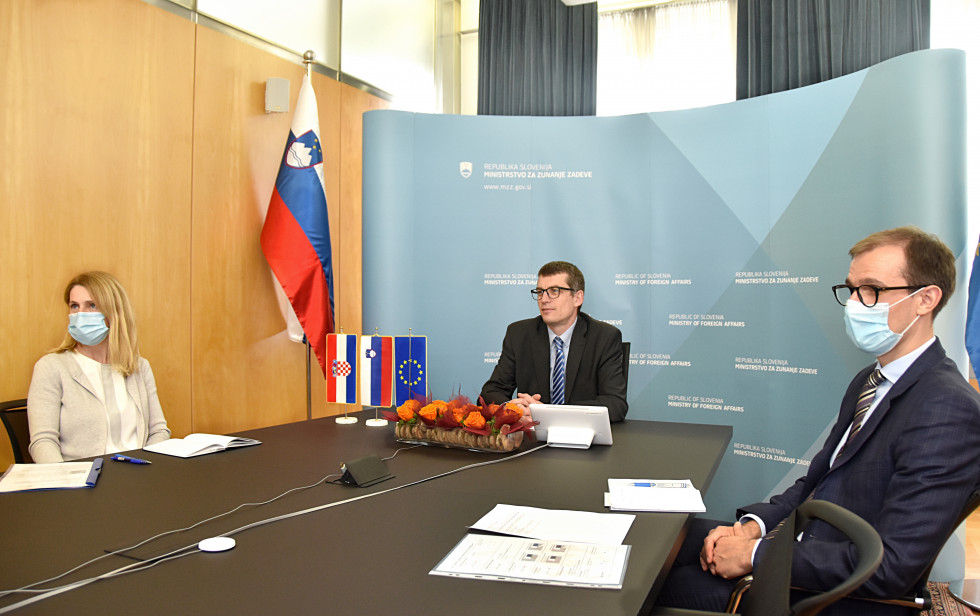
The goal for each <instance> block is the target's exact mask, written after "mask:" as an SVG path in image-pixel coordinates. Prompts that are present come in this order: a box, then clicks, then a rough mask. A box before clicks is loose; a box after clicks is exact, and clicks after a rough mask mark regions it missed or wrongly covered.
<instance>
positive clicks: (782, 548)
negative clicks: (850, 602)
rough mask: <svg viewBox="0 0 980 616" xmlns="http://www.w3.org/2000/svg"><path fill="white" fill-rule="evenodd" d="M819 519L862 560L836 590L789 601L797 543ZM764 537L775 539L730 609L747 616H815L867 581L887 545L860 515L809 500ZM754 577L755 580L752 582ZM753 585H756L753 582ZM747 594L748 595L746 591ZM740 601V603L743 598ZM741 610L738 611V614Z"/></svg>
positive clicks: (689, 613)
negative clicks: (837, 533) (840, 537)
mask: <svg viewBox="0 0 980 616" xmlns="http://www.w3.org/2000/svg"><path fill="white" fill-rule="evenodd" d="M814 518H819V519H821V520H823V521H824V522H827V523H828V524H830V525H832V526H834V527H835V528H837V529H838V530H840V531H841V532H842V533H844V534H845V535H846V536H847V538H848V539H850V540H851V542H852V543H854V545H855V546H857V552H858V562H857V564H856V565H855V566H854V570H853V571H852V572H851V574H850V575H849V576H848V577H847V579H845V580H844V581H843V582H841V583H840V584H839V585H837V586H836V587H835V588H832V589H831V590H828V591H826V592H822V593H819V594H816V595H813V596H810V597H806V598H805V599H802V600H800V601H797V602H796V603H794V604H793V605H790V602H789V596H790V595H789V593H790V585H789V584H790V571H791V569H792V564H791V563H792V559H793V544H794V542H795V541H796V535H798V534H799V533H800V532H802V530H803V529H804V528H806V526H807V525H808V524H809V523H810V521H811V520H813V519H814ZM764 541H773V542H775V543H773V544H772V545H769V546H767V548H766V550H765V551H764V552H763V553H762V555H761V556H760V558H759V562H758V563H756V566H755V570H754V571H753V575H752V576H747V577H746V578H743V580H741V581H740V582H739V588H736V592H735V593H733V595H732V597H733V600H732V601H730V602H729V605H728V612H727V613H738V614H742V615H744V616H813V615H814V614H818V613H819V612H820V610H822V609H824V608H825V607H827V606H828V605H830V604H831V603H833V602H835V601H837V600H838V599H840V598H841V597H843V596H844V595H846V594H847V593H849V592H851V591H852V590H854V589H855V588H857V587H858V586H860V585H861V584H863V583H864V581H865V580H867V579H868V578H869V577H871V575H872V574H873V573H874V572H875V570H876V569H877V568H878V565H879V564H881V557H882V554H883V553H884V549H883V547H882V545H881V538H880V537H879V536H878V533H877V532H876V531H875V529H874V528H872V527H871V525H870V524H868V523H867V522H865V521H864V520H863V519H862V518H861V517H860V516H858V515H856V514H854V513H851V512H850V511H848V510H846V509H844V508H843V507H841V506H839V505H835V504H833V503H830V502H827V501H822V500H810V501H807V502H805V503H803V504H802V505H800V506H799V508H797V510H796V513H795V515H793V516H790V517H789V518H787V519H786V520H785V521H784V522H783V523H781V524H780V525H779V526H778V527H777V528H776V529H775V530H774V531H773V532H772V533H770V534H769V535H766V539H764ZM749 578H752V579H751V580H749ZM749 584H751V585H749ZM742 593H744V595H743V594H742ZM739 600H740V601H739ZM736 610H737V612H736ZM651 614H652V616H709V615H712V614H715V612H704V611H699V610H684V609H678V608H665V607H659V606H658V607H655V608H654V609H653V612H651Z"/></svg>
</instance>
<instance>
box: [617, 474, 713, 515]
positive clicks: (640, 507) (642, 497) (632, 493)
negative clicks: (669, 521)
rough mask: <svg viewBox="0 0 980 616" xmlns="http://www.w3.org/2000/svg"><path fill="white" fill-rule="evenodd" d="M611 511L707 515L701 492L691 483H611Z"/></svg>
mask: <svg viewBox="0 0 980 616" xmlns="http://www.w3.org/2000/svg"><path fill="white" fill-rule="evenodd" d="M608 496H609V498H608V503H607V504H608V505H609V509H611V510H612V511H659V512H664V513H704V510H705V509H704V501H702V500H701V491H700V490H698V489H697V488H695V487H694V484H692V483H691V480H690V479H610V480H609V495H608Z"/></svg>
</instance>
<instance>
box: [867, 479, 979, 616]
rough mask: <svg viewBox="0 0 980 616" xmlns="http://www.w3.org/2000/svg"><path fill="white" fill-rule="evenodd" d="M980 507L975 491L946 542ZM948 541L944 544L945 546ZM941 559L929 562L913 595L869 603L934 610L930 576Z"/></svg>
mask: <svg viewBox="0 0 980 616" xmlns="http://www.w3.org/2000/svg"><path fill="white" fill-rule="evenodd" d="M978 506H980V489H977V490H974V491H973V494H971V495H970V498H968V499H967V500H966V504H965V505H963V509H961V510H960V515H959V518H958V519H957V520H956V524H954V525H953V528H952V530H951V531H950V532H949V535H947V536H946V541H949V538H950V537H951V536H952V535H953V532H955V531H956V529H957V528H959V526H960V524H962V523H963V522H964V521H965V520H966V519H967V518H968V517H970V514H971V513H973V512H974V510H976V508H977V507H978ZM946 541H944V542H943V544H944V545H945V543H946ZM937 558H939V552H936V554H935V555H934V556H933V557H932V560H930V561H929V566H927V567H926V570H925V571H923V572H922V576H920V577H919V579H918V580H917V581H916V583H915V584H914V585H913V586H912V593H911V594H909V595H907V596H904V597H898V598H896V599H867V600H868V601H874V602H875V603H888V604H890V605H901V606H904V607H911V608H915V609H917V610H923V611H929V610H931V609H932V593H930V592H929V586H928V584H929V576H930V574H932V566H933V565H935V564H936V559H937Z"/></svg>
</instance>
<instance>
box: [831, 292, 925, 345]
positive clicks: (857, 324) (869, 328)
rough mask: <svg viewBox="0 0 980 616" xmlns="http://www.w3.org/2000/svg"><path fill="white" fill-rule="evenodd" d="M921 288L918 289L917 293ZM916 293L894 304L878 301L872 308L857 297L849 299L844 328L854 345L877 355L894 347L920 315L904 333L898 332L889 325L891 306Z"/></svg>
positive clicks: (910, 294) (845, 309)
mask: <svg viewBox="0 0 980 616" xmlns="http://www.w3.org/2000/svg"><path fill="white" fill-rule="evenodd" d="M923 288H925V287H923ZM921 290H922V289H918V290H917V291H916V292H915V293H918V292H919V291H921ZM915 293H909V294H908V295H906V296H905V297H903V298H902V299H900V300H898V301H897V302H895V303H894V304H891V305H889V304H887V303H881V302H878V303H877V304H875V305H874V306H873V307H871V308H868V307H867V306H865V305H864V304H862V303H861V302H859V301H858V300H856V299H849V300H847V306H844V329H845V330H846V331H847V335H848V336H849V337H850V338H851V342H853V343H854V346H856V347H857V348H859V349H861V350H862V351H865V352H867V353H871V354H872V355H874V356H875V357H881V356H882V355H884V354H885V353H887V352H888V351H891V350H892V349H894V348H895V345H897V344H898V341H899V340H901V339H902V336H904V335H905V332H907V331H909V329H910V328H911V327H912V326H913V325H915V322H916V321H918V320H919V315H916V316H915V318H914V319H913V320H912V322H911V323H909V326H908V327H906V328H905V329H904V330H902V333H900V334H896V333H895V332H893V331H892V330H891V328H890V327H888V311H889V309H890V308H891V306H897V305H898V304H901V303H902V302H904V301H905V300H907V299H908V298H910V297H912V296H913V295H915Z"/></svg>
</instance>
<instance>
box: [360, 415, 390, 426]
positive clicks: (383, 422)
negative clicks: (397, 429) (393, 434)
mask: <svg viewBox="0 0 980 616" xmlns="http://www.w3.org/2000/svg"><path fill="white" fill-rule="evenodd" d="M364 423H365V424H366V425H368V426H372V427H377V426H387V425H388V423H389V422H388V420H387V419H379V418H377V417H375V418H374V419H368V420H367V421H365V422H364Z"/></svg>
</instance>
